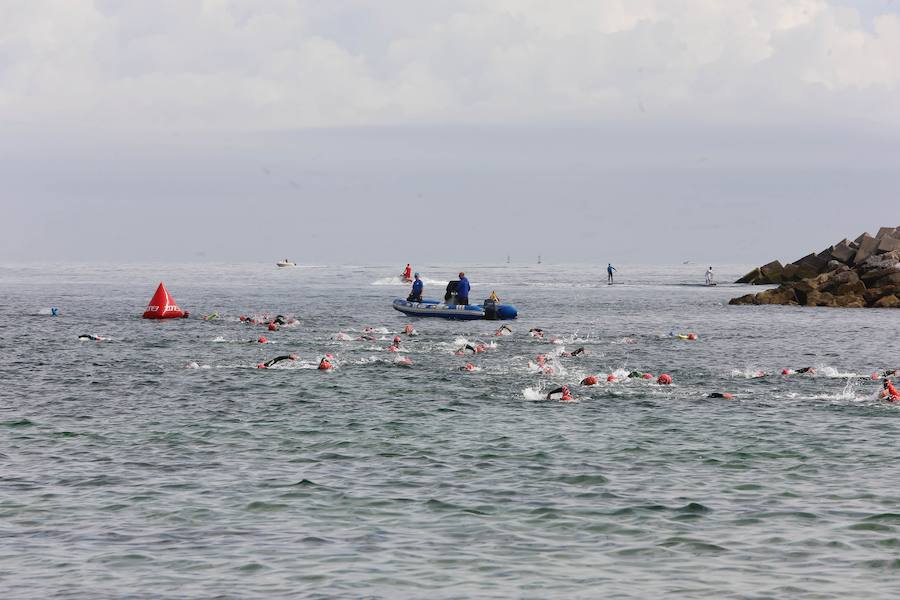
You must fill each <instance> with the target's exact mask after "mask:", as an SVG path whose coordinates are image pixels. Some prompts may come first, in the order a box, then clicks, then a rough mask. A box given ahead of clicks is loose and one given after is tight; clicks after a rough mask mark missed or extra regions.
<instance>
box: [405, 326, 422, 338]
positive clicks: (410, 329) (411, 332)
mask: <svg viewBox="0 0 900 600" xmlns="http://www.w3.org/2000/svg"><path fill="white" fill-rule="evenodd" d="M403 333H404V334H406V335H408V336H410V337H412V336H414V335H419V334H418V332H417V331H416V328H415V327H413V326H412V323H407V324H406V327H404V328H403Z"/></svg>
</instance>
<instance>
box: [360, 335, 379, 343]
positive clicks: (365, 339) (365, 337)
mask: <svg viewBox="0 0 900 600" xmlns="http://www.w3.org/2000/svg"><path fill="white" fill-rule="evenodd" d="M356 339H358V340H359V341H361V342H374V341H375V336H372V335H361V336H359V337H358V338H356Z"/></svg>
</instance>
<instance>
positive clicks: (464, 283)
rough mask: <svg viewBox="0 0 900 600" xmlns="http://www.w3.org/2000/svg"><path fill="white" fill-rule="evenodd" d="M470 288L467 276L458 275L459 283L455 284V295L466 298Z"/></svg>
mask: <svg viewBox="0 0 900 600" xmlns="http://www.w3.org/2000/svg"><path fill="white" fill-rule="evenodd" d="M470 289H471V286H469V279H468V277H460V278H459V285H457V286H456V295H457V296H458V297H460V298H468V297H469V290H470Z"/></svg>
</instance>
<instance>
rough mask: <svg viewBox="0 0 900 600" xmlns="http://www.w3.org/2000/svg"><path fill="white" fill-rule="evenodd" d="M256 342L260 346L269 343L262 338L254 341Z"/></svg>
mask: <svg viewBox="0 0 900 600" xmlns="http://www.w3.org/2000/svg"><path fill="white" fill-rule="evenodd" d="M256 341H257V342H259V343H260V344H268V343H269V340H267V339H266V338H264V337H260V338H259V339H258V340H256Z"/></svg>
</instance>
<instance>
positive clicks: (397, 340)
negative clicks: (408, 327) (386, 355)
mask: <svg viewBox="0 0 900 600" xmlns="http://www.w3.org/2000/svg"><path fill="white" fill-rule="evenodd" d="M386 350H387V351H388V352H399V351H400V336H399V335H395V336H394V343H392V344H391V345H390V346H388V347H387V348H386Z"/></svg>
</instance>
